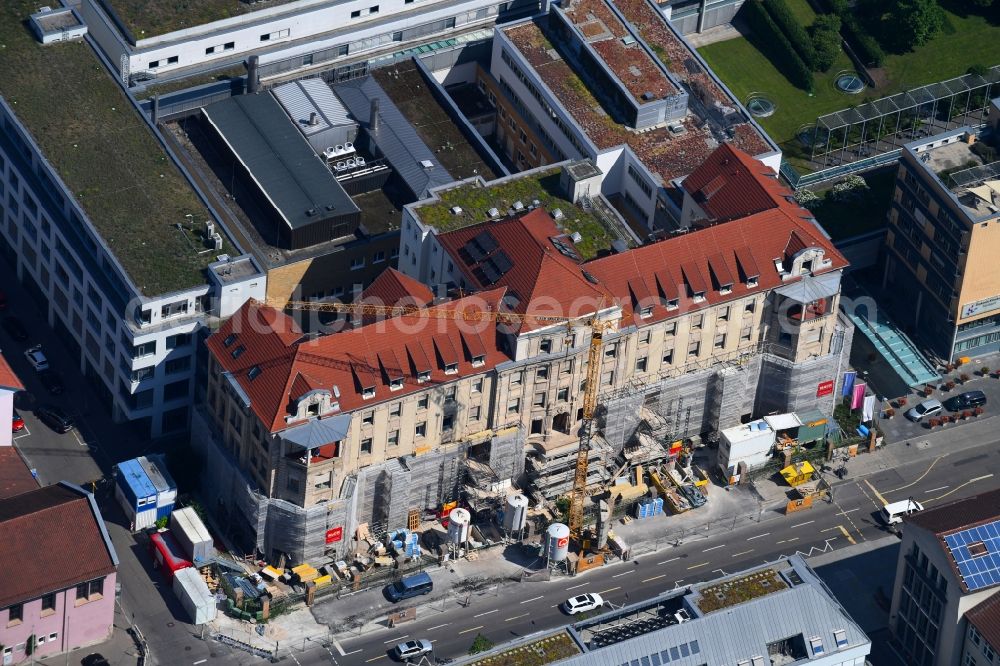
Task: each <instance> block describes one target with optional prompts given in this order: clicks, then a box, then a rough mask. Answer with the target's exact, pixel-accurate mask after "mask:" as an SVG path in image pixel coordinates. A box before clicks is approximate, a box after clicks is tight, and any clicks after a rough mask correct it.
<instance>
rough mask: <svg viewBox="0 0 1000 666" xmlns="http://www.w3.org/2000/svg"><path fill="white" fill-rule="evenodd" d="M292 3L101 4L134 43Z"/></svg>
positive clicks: (121, 0) (181, 0)
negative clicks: (108, 8) (117, 19)
mask: <svg viewBox="0 0 1000 666" xmlns="http://www.w3.org/2000/svg"><path fill="white" fill-rule="evenodd" d="M289 2H294V0H259V1H258V2H254V3H248V2H241V1H240V0H101V3H102V4H104V5H105V6H106V7H111V8H112V10H113V11H114V13H115V14H117V15H118V18H120V19H121V20H122V21H123V22H124V23H125V25H126V26H127V27H128V29H129V31H130V32H131V33H132V37H133V38H135V39H136V40H140V39H147V38H149V37H156V36H158V35H165V34H167V33H168V32H174V31H176V30H184V29H186V28H193V27H195V26H199V25H205V24H206V23H212V22H213V21H221V20H222V19H227V18H231V17H233V16H240V15H242V14H249V13H251V12H256V11H260V10H261V9H267V8H268V7H277V6H278V5H286V4H288V3H289Z"/></svg>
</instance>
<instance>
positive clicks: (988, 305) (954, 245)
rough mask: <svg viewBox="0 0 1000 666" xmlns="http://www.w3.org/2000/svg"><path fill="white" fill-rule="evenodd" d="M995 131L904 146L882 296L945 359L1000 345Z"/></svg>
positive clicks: (964, 132) (999, 169) (999, 186)
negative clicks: (992, 156) (884, 295)
mask: <svg viewBox="0 0 1000 666" xmlns="http://www.w3.org/2000/svg"><path fill="white" fill-rule="evenodd" d="M992 112H993V114H994V115H1000V104H998V101H997V100H994V101H993V108H992ZM997 136H998V135H997V134H996V132H992V133H990V134H985V133H984V134H977V132H975V131H974V130H972V129H970V128H963V129H957V130H953V131H951V132H946V133H943V134H939V135H937V136H933V137H929V138H926V139H920V140H919V141H914V142H912V143H909V144H907V145H906V146H904V147H903V150H902V155H901V157H900V160H899V171H898V175H897V176H896V189H895V192H894V194H893V202H892V207H891V208H890V210H889V232H888V234H887V235H886V253H885V264H884V267H883V269H884V273H883V287H884V290H885V292H886V298H885V299H883V301H884V302H885V304H886V305H887V306H889V307H890V311H891V312H893V314H895V316H896V319H897V320H898V322H899V324H900V325H901V326H902V328H903V329H904V330H905V331H906V332H907V333H909V334H910V336H911V337H913V338H914V339H915V340H916V341H917V343H918V344H920V345H921V346H922V347H924V348H926V349H928V350H930V351H931V352H932V353H933V354H934V355H935V356H937V357H938V358H939V359H941V360H942V361H945V362H950V361H952V360H954V359H957V358H959V357H963V356H981V355H984V354H992V353H995V352H996V351H997V350H1000V286H998V285H1000V267H998V265H997V262H996V261H995V257H996V256H997V251H998V249H1000V212H998V211H1000V161H990V160H991V157H990V156H991V155H995V154H996V152H995V147H994V146H993V145H992V144H995V143H996V141H997V140H996V138H995V137H997ZM983 156H985V159H984V157H983ZM992 159H995V158H992ZM880 304H881V303H880Z"/></svg>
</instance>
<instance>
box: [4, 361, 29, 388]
mask: <svg viewBox="0 0 1000 666" xmlns="http://www.w3.org/2000/svg"><path fill="white" fill-rule="evenodd" d="M0 389H10V390H12V391H23V390H24V384H22V383H21V380H20V379H18V378H17V375H15V374H14V371H13V370H12V369H11V367H10V365H9V364H8V363H7V359H5V358H4V357H3V354H0Z"/></svg>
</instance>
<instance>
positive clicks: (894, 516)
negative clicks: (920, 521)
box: [882, 499, 924, 525]
mask: <svg viewBox="0 0 1000 666" xmlns="http://www.w3.org/2000/svg"><path fill="white" fill-rule="evenodd" d="M923 510H924V506H923V504H921V503H920V502H918V501H917V500H914V499H906V500H903V501H902V502H892V503H890V504H886V505H885V506H884V507H882V519H883V520H885V522H886V524H887V525H899V524H900V523H902V522H903V516H909V515H910V514H913V513H917V512H918V511H923Z"/></svg>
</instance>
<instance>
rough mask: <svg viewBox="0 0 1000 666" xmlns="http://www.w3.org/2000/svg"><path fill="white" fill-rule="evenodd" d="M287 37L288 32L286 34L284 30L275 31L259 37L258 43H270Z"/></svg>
mask: <svg viewBox="0 0 1000 666" xmlns="http://www.w3.org/2000/svg"><path fill="white" fill-rule="evenodd" d="M288 35H289V32H288V30H287V29H286V30H275V31H274V32H269V33H266V34H263V35H261V36H260V41H262V42H270V41H272V40H275V39H283V38H285V37H288Z"/></svg>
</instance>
